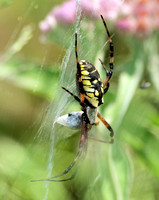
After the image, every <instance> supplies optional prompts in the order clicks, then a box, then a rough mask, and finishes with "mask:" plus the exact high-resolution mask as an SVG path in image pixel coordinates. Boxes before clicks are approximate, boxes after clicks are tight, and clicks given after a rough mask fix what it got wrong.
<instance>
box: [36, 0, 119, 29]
mask: <svg viewBox="0 0 159 200" xmlns="http://www.w3.org/2000/svg"><path fill="white" fill-rule="evenodd" d="M76 2H77V1H76V0H70V1H67V2H64V3H63V4H62V5H61V6H56V7H54V8H53V10H52V11H51V12H50V13H49V14H48V16H47V17H46V18H45V19H44V20H43V21H42V22H41V23H40V29H41V31H42V32H48V31H49V30H50V29H53V28H55V26H56V24H57V23H60V24H72V23H74V22H75V20H76ZM80 3H81V5H78V6H79V7H81V10H82V14H83V15H86V16H88V17H91V18H92V16H93V17H95V18H98V19H99V16H100V15H101V14H102V15H103V16H104V18H106V19H107V18H109V19H116V18H117V16H118V13H119V11H120V7H121V5H122V0H81V1H80Z"/></svg>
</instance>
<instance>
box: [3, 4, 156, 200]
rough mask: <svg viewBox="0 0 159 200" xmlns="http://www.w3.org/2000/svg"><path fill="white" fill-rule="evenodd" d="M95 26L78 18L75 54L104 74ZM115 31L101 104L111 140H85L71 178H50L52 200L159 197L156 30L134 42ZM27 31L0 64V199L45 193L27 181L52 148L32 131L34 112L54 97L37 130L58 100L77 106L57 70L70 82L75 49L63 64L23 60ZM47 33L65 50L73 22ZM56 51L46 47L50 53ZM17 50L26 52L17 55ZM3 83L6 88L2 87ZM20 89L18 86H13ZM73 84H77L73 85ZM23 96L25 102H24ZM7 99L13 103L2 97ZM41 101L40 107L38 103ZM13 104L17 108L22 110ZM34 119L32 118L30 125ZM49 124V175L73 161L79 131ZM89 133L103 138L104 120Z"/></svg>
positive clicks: (43, 172) (42, 171) (41, 174)
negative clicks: (144, 85) (107, 142)
mask: <svg viewBox="0 0 159 200" xmlns="http://www.w3.org/2000/svg"><path fill="white" fill-rule="evenodd" d="M3 2H7V1H3ZM92 23H93V24H94V27H96V28H95V29H91V28H88V27H89V26H88V25H90V24H92ZM90 27H91V26H90ZM101 27H102V24H101V22H100V21H99V22H97V21H96V22H94V21H92V22H91V23H90V21H89V20H87V19H84V20H82V22H81V30H80V31H79V32H78V50H79V57H80V58H81V59H87V60H90V61H91V62H92V63H95V66H97V67H98V69H99V71H100V72H101V74H102V77H105V74H104V71H103V69H102V67H101V66H100V63H99V61H98V58H99V57H100V58H101V59H103V60H106V62H109V54H107V53H104V52H105V51H106V50H108V49H109V45H107V44H106V49H105V48H104V47H103V45H104V42H103V41H105V38H106V37H105V35H104V34H103V33H105V32H104V31H105V30H104V29H103V27H102V28H101ZM111 32H113V31H111ZM114 32H115V31H114ZM118 34H119V33H116V35H114V36H113V41H114V44H115V67H114V74H113V77H112V79H111V83H110V89H109V92H108V93H107V94H106V96H105V103H104V105H102V106H101V111H100V112H101V113H102V115H103V116H104V117H105V119H106V120H107V121H108V122H109V123H110V124H111V126H112V127H113V129H114V131H115V143H114V144H113V145H112V146H109V145H105V144H101V143H97V142H95V141H89V145H88V152H87V157H86V159H85V161H83V163H82V165H81V167H80V169H79V171H78V173H77V176H76V178H75V179H74V180H72V181H70V182H66V183H50V185H49V193H48V197H47V199H48V200H49V199H53V198H54V199H57V200H58V199H60V200H61V199H69V200H71V199H84V200H89V199H91V200H96V199H101V200H105V199H109V200H128V199H129V200H136V199H140V200H142V199H144V200H156V199H158V197H159V194H158V184H159V162H158V153H159V146H158V142H159V137H158V132H159V103H158V102H159V94H158V91H159V89H158V88H159V82H158V81H159V79H158V77H159V62H158V57H159V49H158V46H157V44H158V34H157V33H156V34H154V35H151V36H150V37H149V38H146V39H142V40H140V41H139V40H138V39H137V38H132V37H131V36H125V35H123V34H119V35H118ZM117 35H118V36H117ZM32 37H34V29H33V28H32V26H25V27H24V28H22V29H21V31H20V36H19V37H18V38H17V39H16V40H15V41H14V42H13V44H12V45H11V47H10V48H8V49H7V50H6V51H5V53H4V55H3V57H2V59H1V63H0V79H1V82H4V84H3V85H4V88H3V86H1V88H0V89H1V95H2V97H1V101H0V106H1V107H0V108H1V109H0V110H1V111H0V118H1V121H0V185H1V190H0V199H14V200H20V199H33V200H36V199H37V200H39V199H43V198H44V197H45V195H46V185H47V184H46V183H44V182H38V183H31V182H30V180H31V179H36V178H37V179H38V178H45V177H47V176H48V174H47V173H48V172H47V166H46V165H47V162H48V155H49V153H50V148H52V147H51V146H50V140H52V138H51V137H49V134H48V133H47V131H46V130H45V131H44V132H42V133H41V132H40V131H39V132H40V133H39V132H38V131H37V129H38V128H37V126H38V125H39V124H41V121H40V122H37V119H38V120H39V118H40V120H41V118H42V117H41V116H43V115H44V114H45V113H42V112H41V110H42V109H46V102H48V100H49V101H50V100H51V99H52V98H53V96H54V101H53V103H51V104H50V105H49V106H48V110H47V111H48V112H49V113H51V115H50V116H49V117H47V118H46V119H45V120H44V123H42V126H41V127H40V130H41V129H42V128H43V125H45V123H47V124H49V127H51V128H52V126H53V125H52V120H53V117H55V116H56V114H57V113H54V112H52V111H53V110H54V107H57V105H58V103H59V102H60V103H61V102H62V103H63V102H65V101H68V103H67V105H69V107H68V108H65V106H64V105H62V103H61V105H59V109H62V108H63V107H64V109H65V110H68V111H69V112H72V111H75V110H79V109H80V106H79V105H78V103H76V102H74V103H72V102H73V100H72V101H71V100H70V99H71V97H68V96H67V97H66V96H64V95H66V94H65V93H64V92H62V91H61V90H60V89H59V88H60V87H61V82H60V81H59V80H60V78H61V72H62V71H63V70H66V72H65V77H63V80H62V81H63V82H62V84H64V86H65V87H67V86H68V87H70V88H71V87H72V85H71V84H72V83H71V84H70V81H72V79H73V78H72V77H70V76H71V75H72V73H73V70H75V69H74V67H75V66H76V64H75V58H74V54H73V56H72V55H71V57H70V58H71V60H69V62H68V63H69V64H68V65H69V66H68V67H67V68H66V69H59V66H60V63H56V62H57V60H53V61H52V64H46V65H45V63H44V64H43V63H40V64H39V63H38V62H35V61H33V60H29V59H28V60H27V59H26V58H25V55H24V52H23V49H24V48H25V47H26V46H27V45H28V43H29V41H30V40H31V39H32ZM123 38H124V39H123ZM48 40H49V41H53V42H56V45H60V46H62V47H63V48H65V49H67V48H69V47H70V44H74V27H60V26H57V28H56V29H55V30H54V31H52V32H51V33H50V34H49V35H48ZM55 48H56V46H55ZM123 49H126V50H125V51H124V50H123ZM37 50H38V47H37ZM30 51H31V50H30ZM55 51H56V49H55ZM54 53H55V52H51V54H54ZM21 54H23V55H24V57H23V56H22V57H21V56H20V55H21ZM105 57H106V59H105ZM118 61H119V62H118ZM118 63H119V64H118ZM62 66H63V65H62ZM73 74H74V73H73ZM143 80H146V81H148V82H150V83H151V86H150V87H148V88H146V89H141V88H140V83H141V82H142V81H143ZM8 83H9V84H10V85H11V86H10V87H11V89H10V90H8V91H6V88H7V87H6V85H7V84H8ZM12 86H14V91H12V90H13V87H12ZM19 89H20V90H21V91H22V92H19ZM71 89H72V90H75V88H71ZM72 90H71V91H72ZM12 92H14V93H15V94H14V95H17V99H18V100H19V99H20V100H19V101H16V99H14V95H13V93H12ZM3 95H5V96H4V97H5V98H6V104H5V101H3V103H2V99H3ZM59 95H60V96H59ZM24 98H25V100H26V99H27V100H26V101H27V102H28V101H29V102H31V103H30V104H26V103H24V102H25V101H24ZM67 98H68V99H67ZM35 99H36V100H35ZM8 102H14V103H12V104H8ZM17 102H18V103H17ZM19 102H20V103H19ZM37 102H40V103H37ZM43 103H44V105H45V107H44V108H42V105H43ZM17 104H18V105H17ZM47 105H48V103H47ZM60 106H61V107H60ZM13 107H14V108H13ZM37 107H38V108H37ZM19 108H22V109H21V113H22V114H21V115H20V113H19ZM57 108H58V107H57ZM71 109H72V110H71ZM74 109H75V110H74ZM5 110H7V112H8V114H6V113H5ZM29 110H31V111H30V112H29ZM35 110H36V111H35ZM13 111H14V112H15V113H13ZM34 112H35V113H36V114H35V113H34ZM64 114H66V113H64ZM32 115H34V117H32ZM14 117H16V118H17V120H15V119H14ZM34 123H36V125H34V127H33V124H34ZM39 126H40V125H39ZM55 126H56V133H55V134H56V135H55V136H56V139H57V141H56V142H55V144H54V151H53V152H54V157H53V159H52V163H53V165H54V167H53V172H52V175H56V174H58V173H60V172H62V171H63V170H64V169H65V168H66V167H67V166H68V165H69V164H70V163H71V161H72V160H73V158H74V156H75V154H76V152H77V149H78V142H79V137H80V132H79V131H72V130H71V131H70V130H68V129H67V128H65V127H60V126H58V125H55ZM26 127H27V129H26ZM34 128H35V129H36V130H34ZM90 134H93V135H94V136H95V137H97V138H103V139H105V138H106V137H108V138H109V136H108V134H109V132H108V131H107V130H106V129H105V127H104V126H103V125H102V124H100V125H99V126H98V127H93V129H92V130H91V132H90ZM35 135H36V137H35ZM35 138H36V139H35Z"/></svg>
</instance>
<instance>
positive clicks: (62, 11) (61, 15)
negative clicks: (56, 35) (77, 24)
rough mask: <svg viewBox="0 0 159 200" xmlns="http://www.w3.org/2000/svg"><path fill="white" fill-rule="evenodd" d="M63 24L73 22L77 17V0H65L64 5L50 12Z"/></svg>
mask: <svg viewBox="0 0 159 200" xmlns="http://www.w3.org/2000/svg"><path fill="white" fill-rule="evenodd" d="M50 15H51V16H54V17H55V18H56V20H57V21H58V22H60V23H62V24H72V23H74V21H75V17H76V0H71V1H67V2H64V3H63V4H62V6H57V7H55V8H54V9H53V10H52V12H51V13H50Z"/></svg>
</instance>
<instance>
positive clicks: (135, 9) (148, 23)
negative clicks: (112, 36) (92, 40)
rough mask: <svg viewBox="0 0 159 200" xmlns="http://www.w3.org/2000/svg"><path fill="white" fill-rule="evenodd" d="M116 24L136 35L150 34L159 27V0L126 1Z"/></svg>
mask: <svg viewBox="0 0 159 200" xmlns="http://www.w3.org/2000/svg"><path fill="white" fill-rule="evenodd" d="M125 8H126V11H125V10H124V9H125ZM116 25H117V27H118V28H120V29H122V30H126V31H128V32H131V33H133V34H136V35H149V34H150V33H151V32H152V31H153V30H155V29H158V28H159V0H152V1H151V0H133V1H130V0H127V1H125V2H124V6H123V7H122V9H121V17H120V19H119V20H118V21H117V22H116Z"/></svg>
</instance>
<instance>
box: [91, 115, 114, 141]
mask: <svg viewBox="0 0 159 200" xmlns="http://www.w3.org/2000/svg"><path fill="white" fill-rule="evenodd" d="M97 117H98V118H99V119H100V120H101V121H102V122H103V124H104V125H105V126H106V127H107V129H108V130H109V131H110V141H103V140H99V139H96V138H93V137H90V136H89V137H88V138H90V139H92V140H95V141H98V142H103V143H108V144H112V143H113V142H114V131H113V129H112V127H111V126H110V125H109V124H108V122H107V121H106V120H105V119H104V118H103V117H102V116H101V115H100V114H99V113H97Z"/></svg>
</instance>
